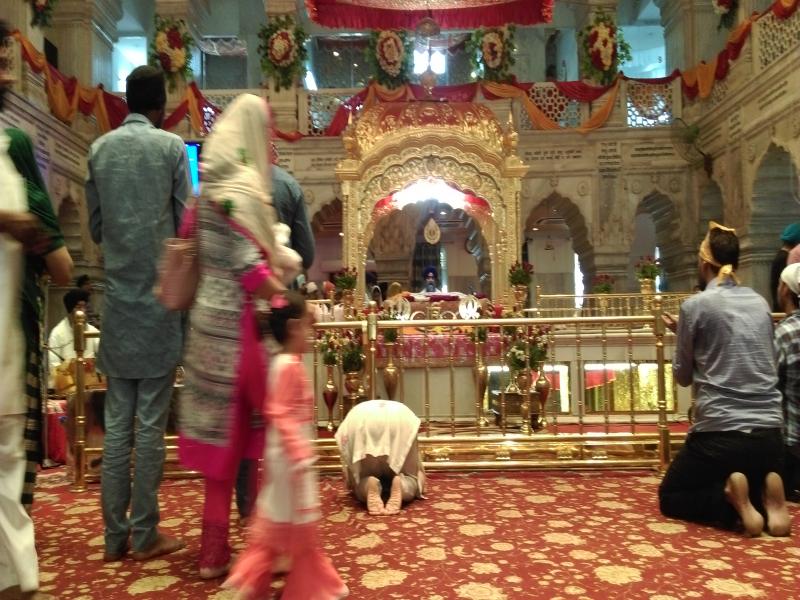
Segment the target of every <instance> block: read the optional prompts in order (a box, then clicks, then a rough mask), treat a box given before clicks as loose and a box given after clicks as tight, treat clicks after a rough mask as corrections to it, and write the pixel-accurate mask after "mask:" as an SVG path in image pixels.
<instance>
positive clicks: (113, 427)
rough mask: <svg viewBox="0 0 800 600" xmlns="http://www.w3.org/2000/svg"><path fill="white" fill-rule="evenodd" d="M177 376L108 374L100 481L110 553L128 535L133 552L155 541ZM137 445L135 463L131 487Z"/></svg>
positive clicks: (117, 550) (121, 546)
mask: <svg viewBox="0 0 800 600" xmlns="http://www.w3.org/2000/svg"><path fill="white" fill-rule="evenodd" d="M174 380H175V374H174V372H170V373H169V375H165V376H163V377H158V378H154V379H118V378H114V377H109V378H108V392H107V393H106V403H105V428H106V432H105V442H104V444H103V469H102V479H101V482H100V483H101V486H100V489H101V494H102V495H101V503H102V505H103V520H104V521H105V526H106V528H105V543H106V552H111V553H121V552H123V551H124V550H125V548H126V547H127V545H128V536H129V535H130V536H131V537H132V548H133V550H134V552H141V551H143V550H147V549H148V548H149V547H150V546H151V545H152V544H153V543H154V542H155V541H156V536H157V535H158V530H157V526H158V520H159V514H158V488H159V486H160V485H161V476H162V474H163V470H164V452H165V448H164V430H165V428H166V426H167V417H168V416H169V408H170V402H171V400H172V386H173V383H174ZM134 448H135V449H136V463H135V466H134V469H133V482H132V483H133V485H131V453H132V450H133V449H134ZM129 507H130V518H129V517H128V508H129Z"/></svg>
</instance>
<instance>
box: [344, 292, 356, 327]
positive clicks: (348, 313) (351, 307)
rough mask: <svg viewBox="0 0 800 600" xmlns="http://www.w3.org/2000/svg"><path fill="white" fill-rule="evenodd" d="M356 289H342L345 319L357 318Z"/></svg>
mask: <svg viewBox="0 0 800 600" xmlns="http://www.w3.org/2000/svg"><path fill="white" fill-rule="evenodd" d="M355 303H356V294H355V290H342V307H343V308H344V319H345V321H352V320H353V319H354V318H355Z"/></svg>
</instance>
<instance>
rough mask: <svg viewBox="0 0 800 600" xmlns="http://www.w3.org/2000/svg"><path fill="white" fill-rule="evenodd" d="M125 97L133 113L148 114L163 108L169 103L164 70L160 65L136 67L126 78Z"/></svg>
mask: <svg viewBox="0 0 800 600" xmlns="http://www.w3.org/2000/svg"><path fill="white" fill-rule="evenodd" d="M125 83H126V85H125V99H126V100H127V102H128V110H129V111H130V112H132V113H139V114H142V115H143V114H146V113H148V112H150V111H151V110H161V109H162V108H164V106H165V105H166V104H167V88H166V79H165V77H164V71H162V70H161V69H159V68H158V67H152V66H150V65H143V66H141V67H136V68H135V69H134V70H133V71H131V74H130V75H128V78H127V79H126V80H125Z"/></svg>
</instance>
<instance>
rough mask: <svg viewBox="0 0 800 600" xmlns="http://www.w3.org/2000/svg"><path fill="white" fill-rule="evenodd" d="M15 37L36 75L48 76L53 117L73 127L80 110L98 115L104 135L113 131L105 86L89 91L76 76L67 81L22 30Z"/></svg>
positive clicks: (98, 125)
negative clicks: (104, 95) (107, 107)
mask: <svg viewBox="0 0 800 600" xmlns="http://www.w3.org/2000/svg"><path fill="white" fill-rule="evenodd" d="M12 35H13V36H14V38H15V39H16V40H17V41H18V42H19V44H20V47H21V49H22V53H23V55H24V58H25V61H26V62H27V63H28V64H29V65H30V66H31V68H32V69H33V70H34V71H35V72H36V73H44V82H45V91H46V93H47V103H48V104H49V106H50V112H52V113H53V116H55V117H56V118H57V119H58V120H59V121H62V122H64V123H67V124H70V123H72V121H73V120H74V119H75V115H76V113H77V112H78V110H79V109H80V110H81V112H82V113H84V114H86V115H89V114H93V115H94V116H95V118H96V119H97V127H98V129H99V130H100V132H101V133H105V132H106V131H109V130H110V129H111V124H110V122H109V118H108V111H107V110H106V105H105V100H104V98H103V88H102V86H98V87H95V88H87V87H83V86H82V85H80V83H78V81H77V79H75V78H74V77H72V78H69V79H66V78H64V76H63V75H61V73H59V72H58V71H56V70H55V69H53V68H52V67H51V66H50V65H49V64H48V62H47V59H46V58H45V56H44V54H42V53H41V52H39V51H38V50H37V49H36V48H35V47H34V45H33V44H32V43H31V41H30V40H29V39H27V38H26V37H24V36H23V35H22V34H21V33H20V32H19V31H15V32H14V33H13V34H12ZM68 87H69V88H70V89H68Z"/></svg>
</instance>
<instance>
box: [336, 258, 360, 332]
mask: <svg viewBox="0 0 800 600" xmlns="http://www.w3.org/2000/svg"><path fill="white" fill-rule="evenodd" d="M357 282H358V271H356V269H355V267H351V268H349V269H342V270H341V271H339V272H338V273H337V274H336V275H334V277H333V283H334V284H335V285H336V289H337V290H339V291H341V292H342V304H343V305H344V318H345V319H347V320H352V319H354V318H355V316H354V306H355V289H356V283H357Z"/></svg>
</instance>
